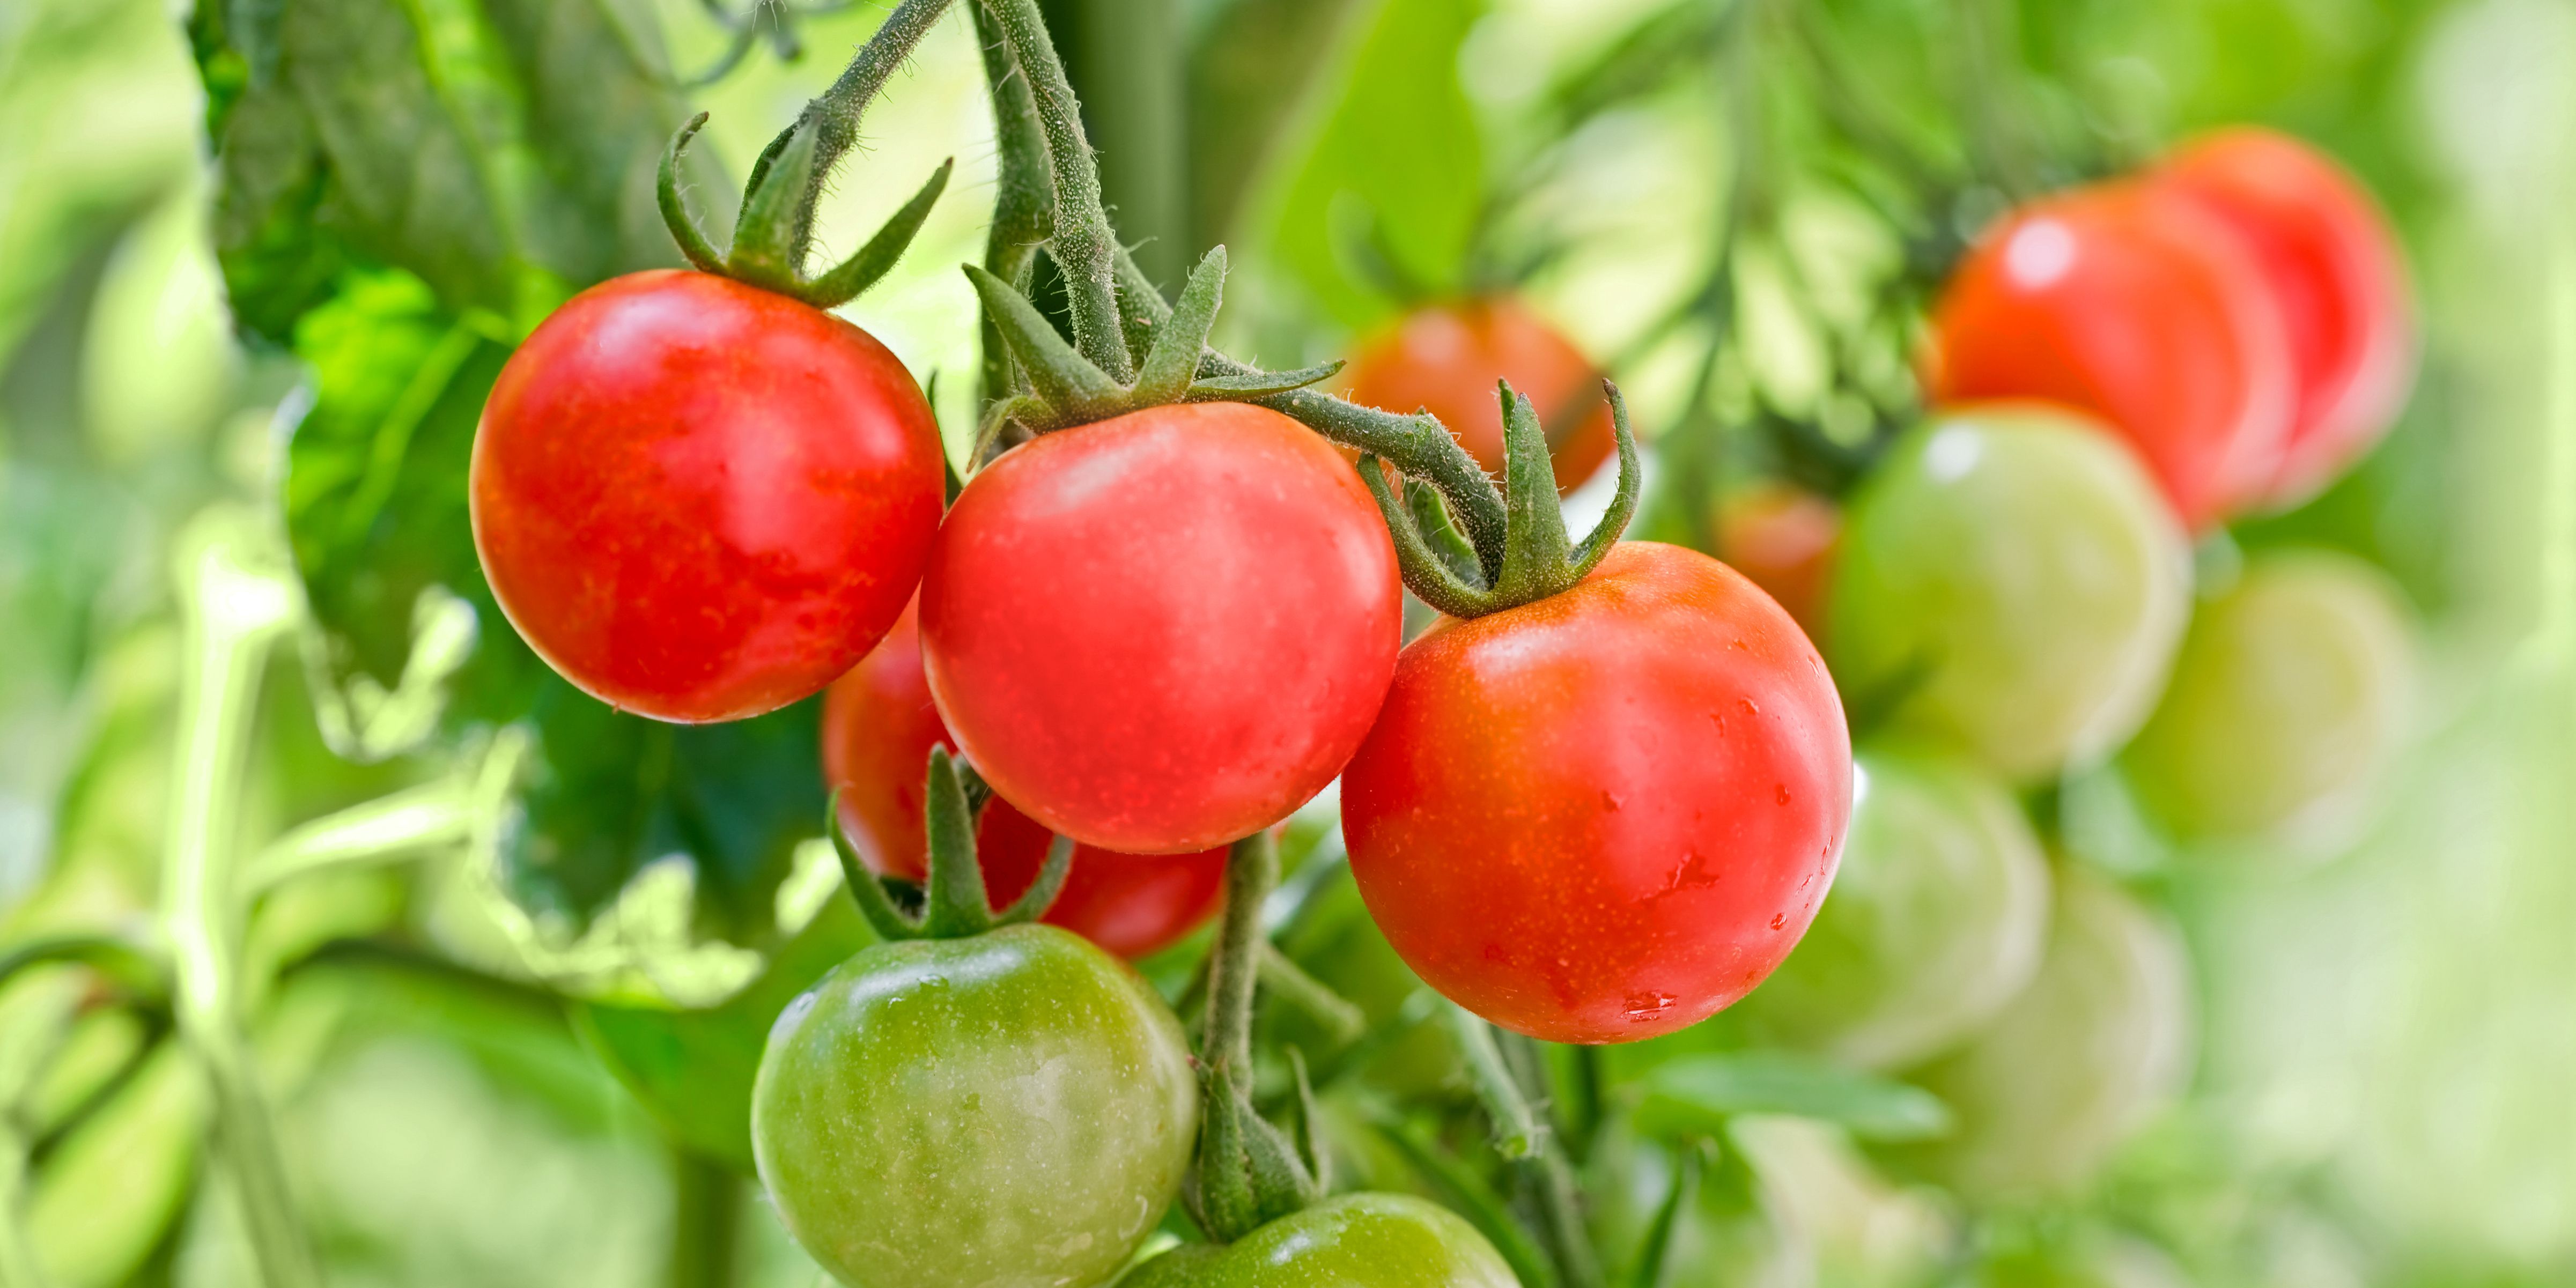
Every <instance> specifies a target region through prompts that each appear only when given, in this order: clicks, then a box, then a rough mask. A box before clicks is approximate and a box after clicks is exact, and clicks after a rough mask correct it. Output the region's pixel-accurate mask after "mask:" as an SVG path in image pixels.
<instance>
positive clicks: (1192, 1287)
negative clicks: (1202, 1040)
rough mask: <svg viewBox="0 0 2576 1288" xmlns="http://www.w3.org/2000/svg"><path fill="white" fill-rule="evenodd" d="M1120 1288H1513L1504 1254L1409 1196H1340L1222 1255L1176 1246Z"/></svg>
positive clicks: (1443, 1211) (1452, 1217) (1446, 1213)
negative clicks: (1338, 1287) (1327, 1286)
mask: <svg viewBox="0 0 2576 1288" xmlns="http://www.w3.org/2000/svg"><path fill="white" fill-rule="evenodd" d="M1119 1283H1120V1285H1121V1286H1122V1288H1313V1286H1316V1285H1324V1284H1334V1285H1344V1286H1346V1288H1516V1285H1517V1284H1518V1283H1519V1281H1518V1280H1517V1279H1514V1278H1513V1277H1512V1271H1511V1267H1510V1266H1508V1265H1506V1264H1504V1261H1503V1257H1502V1254H1501V1253H1499V1252H1496V1251H1494V1245H1493V1244H1491V1243H1488V1242H1486V1241H1485V1236H1483V1235H1481V1234H1478V1233H1477V1232H1476V1227H1474V1226H1472V1225H1469V1224H1467V1223H1466V1221H1464V1220H1462V1219H1461V1218H1459V1217H1458V1215H1457V1214H1455V1213H1453V1212H1451V1211H1450V1210H1449V1209H1447V1208H1444V1207H1441V1206H1439V1205H1438V1204H1436V1203H1431V1202H1428V1201H1426V1200H1423V1199H1418V1198H1415V1197H1413V1196H1412V1195H1410V1194H1343V1195H1338V1196H1336V1197H1333V1198H1329V1199H1326V1200H1324V1201H1323V1202H1321V1203H1318V1204H1315V1205H1314V1206H1313V1207H1309V1208H1306V1209H1304V1210H1302V1211H1299V1212H1296V1213H1293V1214H1291V1215H1288V1216H1284V1217H1281V1218H1279V1219H1278V1220H1275V1221H1272V1222H1269V1223H1268V1224H1266V1225H1263V1226H1262V1227H1261V1228H1260V1229H1257V1230H1254V1231H1253V1232H1252V1233H1250V1234H1248V1235H1245V1236H1244V1237H1243V1238H1240V1239H1237V1240H1235V1241H1234V1242H1232V1243H1229V1244H1226V1245H1224V1246H1222V1247H1217V1246H1212V1245H1209V1244H1204V1243H1202V1244H1192V1245H1188V1246H1185V1247H1180V1248H1175V1249H1173V1250H1171V1251H1170V1252H1166V1253H1164V1254H1163V1255H1161V1256H1159V1257H1156V1258H1154V1259H1152V1260H1150V1261H1147V1262H1146V1263H1145V1264H1143V1265H1141V1266H1138V1267H1136V1269H1134V1270H1133V1271H1130V1272H1129V1273H1128V1275H1127V1277H1126V1278H1124V1279H1122V1280H1120V1281H1119Z"/></svg>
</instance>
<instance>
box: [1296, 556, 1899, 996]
mask: <svg viewBox="0 0 2576 1288" xmlns="http://www.w3.org/2000/svg"><path fill="white" fill-rule="evenodd" d="M1851 792H1852V777H1851V740H1850V736H1849V734H1848V732H1847V730H1846V729H1845V727H1844V724H1843V710H1842V703H1841V700H1840V699H1839V698H1838V697H1837V696H1836V694H1835V692H1834V682H1833V679H1832V677H1830V676H1829V675H1827V674H1826V672H1825V664H1824V660H1823V659H1822V658H1820V657H1818V656H1817V655H1816V650H1815V647H1814V646H1813V645H1811V644H1809V643H1808V642H1807V637H1806V636H1805V635H1803V634H1801V633H1800V632H1799V630H1798V626H1797V623H1795V622H1792V621H1790V620H1789V615H1788V614H1786V613H1784V612H1782V611H1780V606H1779V605H1777V604H1775V603H1773V602H1772V601H1771V598H1770V596H1768V595H1765V594H1763V593H1762V592H1761V591H1760V590H1759V589H1757V588H1756V587H1755V586H1754V585H1753V583H1751V582H1749V581H1746V580H1745V579H1744V577H1743V576H1742V575H1741V574H1739V573H1737V572H1735V571H1734V570H1732V569H1730V568H1728V567H1727V566H1726V565H1724V564H1721V563H1719V562H1718V561H1716V560H1714V559H1711V558H1709V557H1708V556H1706V555H1703V554H1700V553H1699V552H1697V551H1695V550H1685V549H1683V548H1681V547H1679V546H1667V545H1660V544H1657V543H1654V542H1644V541H1632V542H1626V543H1623V544H1621V545H1620V546H1618V547H1617V548H1616V549H1614V550H1612V551H1611V552H1610V557H1609V558H1608V559H1605V560H1603V561H1602V564H1601V566H1600V567H1599V568H1597V569H1595V570H1594V571H1593V572H1592V575H1591V576H1589V577H1586V578H1585V579H1584V580H1583V581H1582V583H1581V584H1579V585H1577V586H1576V587H1575V588H1574V589H1572V590H1569V591H1566V592H1564V593H1562V594H1559V595H1554V596H1550V597H1549V598H1546V599H1542V600H1539V601H1537V602H1535V603H1531V604H1525V605H1522V606H1521V607H1519V608H1513V609H1508V610H1505V611H1503V612H1499V613H1495V614H1492V615H1490V616H1486V617H1479V618H1476V619H1474V620H1472V621H1464V622H1460V621H1444V622H1442V623H1441V624H1439V625H1438V626H1436V627H1434V628H1433V629H1432V630H1431V632H1430V633H1428V634H1426V635H1424V636H1423V637H1422V638H1420V639H1418V640H1416V641H1414V642H1413V643H1412V644H1411V645H1409V646H1407V647H1406V648H1405V650H1404V656H1403V658H1402V659H1401V660H1400V661H1399V662H1398V663H1397V666H1396V677H1395V687H1394V688H1393V689H1391V690H1389V692H1388V694H1387V699H1386V707H1385V710H1384V711H1382V712H1381V713H1380V714H1379V716H1378V721H1377V727H1376V728H1375V729H1373V730H1371V731H1370V733H1369V738H1368V741H1367V742H1366V743H1364V744H1362V746H1361V747H1360V751H1359V754H1358V755H1357V756H1354V757H1352V759H1351V763H1350V768H1349V769H1348V770H1346V771H1345V772H1344V773H1343V775H1342V826H1343V830H1344V834H1345V835H1346V836H1347V837H1348V838H1349V842H1350V856H1351V875H1352V877H1353V878H1354V879H1355V880H1356V881H1357V883H1358V885H1359V891H1360V897H1361V898H1362V899H1363V900H1365V901H1366V902H1367V904H1368V909H1369V913H1370V915H1371V916H1373V917H1374V918H1376V920H1377V924H1378V926H1379V927H1380V928H1381V929H1383V930H1384V931H1385V932H1386V937H1387V942H1389V943H1390V944H1393V945H1394V947H1395V950H1396V952H1397V953H1398V954H1399V955H1401V956H1402V957H1403V958H1404V960H1405V963H1406V964H1407V965H1409V966H1411V967H1412V968H1413V969H1414V971H1415V973H1417V974H1419V975H1421V976H1422V978H1423V980H1424V982H1426V983H1428V984H1430V985H1431V986H1432V987H1433V988H1435V989H1438V990H1439V991H1440V992H1441V993H1442V994H1444V995H1446V996H1447V997H1448V998H1449V999H1450V1000H1452V1001H1454V1002H1456V1003H1458V1004H1459V1005H1460V1006H1463V1007H1466V1008H1467V1009H1468V1010H1470V1011H1474V1012H1475V1013H1476V1014H1478V1015H1481V1016H1483V1017H1485V1018H1486V1019H1488V1020H1491V1021H1493V1022H1494V1023H1496V1024H1499V1025H1502V1026H1503V1027H1505V1028H1507V1029H1511V1030H1513V1031H1515V1032H1519V1033H1526V1034H1529V1035H1530V1036H1532V1037H1538V1038H1545V1039H1547V1040H1549V1041H1554V1042H1630V1041H1635V1040H1637V1039H1640V1038H1650V1037H1654V1036H1656V1035H1657V1034H1661V1033H1669V1032H1672V1031H1673V1030H1675V1029H1679V1028H1683V1027H1685V1026H1688V1025H1691V1024H1695V1023H1698V1022H1699V1021H1701V1020H1703V1019H1706V1018H1708V1016H1710V1015H1711V1014H1713V1013H1715V1012H1716V1011H1718V1010H1719V1009H1721V1008H1723V1007H1725V1006H1727V1005H1729V1004H1730V1003H1732V1002H1734V1001H1735V1000H1736V999H1737V998H1740V997H1742V996H1744V994H1745V993H1747V992H1749V991H1751V990H1752V988H1753V987H1754V985H1756V984H1759V983H1761V982H1762V980H1763V978H1764V977H1765V976H1767V975H1769V974H1770V973H1771V971H1772V968H1774V967H1776V966H1778V965H1779V964H1780V961H1781V959H1782V958H1784V957H1786V956H1788V955H1789V950H1790V949H1791V948H1793V947H1795V946H1796V945H1797V943H1798V938H1799V936H1801V935H1803V934H1805V933H1806V930H1807V923H1808V922H1809V921H1810V920H1812V919H1813V918H1814V916H1815V912H1816V906H1817V904H1818V903H1819V902H1820V901H1822V900H1823V899H1824V897H1825V888H1826V886H1827V885H1828V884H1829V883H1830V882H1831V881H1832V880H1833V875H1834V864H1835V861H1836V860H1837V858H1838V857H1839V856H1840V854H1841V851H1842V842H1843V829H1844V827H1845V825H1846V824H1847V822H1848V821H1849V819H1850V816H1851Z"/></svg>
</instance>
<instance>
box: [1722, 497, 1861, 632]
mask: <svg viewBox="0 0 2576 1288" xmlns="http://www.w3.org/2000/svg"><path fill="white" fill-rule="evenodd" d="M1841 537H1842V512H1841V511H1840V510H1838V509H1836V508H1835V506H1834V504H1833V503H1832V502H1830V501H1827V500H1825V499H1824V498H1823V497H1820V496H1817V495H1816V494H1815V493H1813V492H1808V491H1803V490H1801V489H1799V488H1795V487H1791V486H1789V485H1787V484H1785V483H1771V484H1764V485H1759V486H1755V487H1751V488H1746V489H1744V490H1742V491H1739V492H1736V493H1734V494H1733V495H1731V496H1728V497H1727V498H1726V499H1725V500H1723V501H1721V502H1719V503H1718V508H1717V551H1718V556H1719V557H1720V558H1722V559H1724V560H1726V566H1727V567H1729V568H1733V569H1734V570H1736V571H1737V572H1740V573H1743V574H1744V575H1745V577H1746V578H1748V579H1750V580H1751V581H1752V582H1753V584H1754V585H1756V586H1760V587H1761V588H1762V589H1763V591H1764V593H1766V594H1768V595H1770V596H1771V598H1773V599H1776V600H1778V601H1780V607H1782V608H1784V609H1787V610H1788V612H1789V616H1790V617H1791V618H1792V619H1794V620H1796V622H1797V623H1798V625H1799V626H1801V627H1803V628H1805V630H1806V632H1807V634H1809V635H1810V636H1814V635H1817V634H1818V633H1819V632H1820V631H1821V630H1822V628H1823V625H1824V615H1825V599H1826V594H1827V587H1828V586H1829V585H1830V584H1831V578H1832V576H1833V563H1834V546H1835V544H1836V543H1837V542H1838V541H1839V540H1840V539H1841Z"/></svg>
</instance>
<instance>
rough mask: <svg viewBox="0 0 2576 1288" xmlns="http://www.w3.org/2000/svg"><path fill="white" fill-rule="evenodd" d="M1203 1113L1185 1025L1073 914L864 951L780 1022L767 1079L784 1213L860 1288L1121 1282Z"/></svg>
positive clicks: (769, 1167) (762, 1128)
mask: <svg viewBox="0 0 2576 1288" xmlns="http://www.w3.org/2000/svg"><path fill="white" fill-rule="evenodd" d="M1197 1125H1198V1084H1197V1080H1196V1079H1195V1078H1194V1077H1193V1076H1192V1074H1191V1071H1190V1059H1189V1048H1188V1045H1187V1044H1186V1042H1185V1040H1184V1039H1183V1037H1182V1034H1181V1026H1180V1022H1179V1021H1178V1020H1175V1019H1174V1018H1173V1017H1172V1013H1171V1010H1170V1009H1169V1008H1168V1007H1166V1006H1165V1005H1164V1004H1163V1001H1162V999H1161V998H1159V997H1157V996H1155V995H1154V992H1153V990H1152V989H1151V988H1149V987H1148V986H1147V985H1146V983H1145V981H1144V980H1143V979H1142V978H1140V977H1138V976H1137V974H1136V973H1135V972H1134V971H1133V970H1131V969H1129V968H1128V967H1127V966H1126V965H1125V964H1123V963H1121V962H1119V961H1118V960H1117V959H1116V958H1113V957H1111V956H1109V955H1108V954H1107V953H1104V952H1102V951H1101V950H1099V949H1098V948H1095V947H1093V946H1092V945H1091V944H1089V943H1087V942H1085V941H1084V940H1083V939H1081V938H1080V937H1079V936H1076V935H1072V934H1068V933H1066V932H1065V931H1062V930H1058V929H1056V928H1054V927H1052V926H1039V925H1026V926H1013V927H1010V928H1007V929H1004V930H998V931H995V932H993V933H991V934H986V935H977V936H973V937H971V938H966V939H952V940H912V941H906V942H902V943H891V944H879V945H877V946H875V947H872V948H867V949H864V950H862V951H860V952H859V953H858V954H857V955H856V956H853V957H852V958H850V959H849V960H848V961H846V962H843V963H842V964H841V965H840V966H838V967H836V968H835V969H834V970H833V971H832V972H831V973H830V974H828V975H825V976H824V977H823V979H822V981H821V982H820V983H818V984H816V985H815V986H814V989H813V991H811V992H809V993H807V994H805V995H804V996H803V997H800V998H798V999H797V1000H796V1001H795V1002H793V1003H791V1004H789V1006H788V1007H787V1009H786V1011H784V1012H783V1013H781V1014H780V1015H779V1017H778V1025H777V1027H776V1028H774V1029H772V1030H771V1031H770V1034H769V1046H768V1049H767V1051H766V1052H765V1053H764V1054H763V1055H762V1057H761V1062H760V1077H759V1081H758V1082H757V1083H756V1084H755V1085H754V1087H753V1089H752V1105H751V1136H752V1149H753V1152H754V1154H755V1156H756V1157H757V1158H758V1160H759V1164H760V1178H761V1180H762V1182H763V1183H764V1184H766V1185H767V1186H768V1188H769V1194H770V1198H771V1199H772V1200H773V1201H774V1202H775V1203H776V1204H777V1207H778V1214H779V1218H780V1221H781V1222H782V1223H783V1224H784V1225H785V1226H786V1227H787V1230H788V1232H789V1233H790V1234H793V1235H794V1236H796V1241H797V1242H798V1243H800V1244H803V1245H804V1247H805V1250H806V1251H807V1252H808V1253H811V1254H812V1255H813V1257H814V1259H815V1260H816V1261H818V1262H820V1263H822V1265H823V1268H824V1269H826V1270H829V1271H831V1272H832V1274H834V1275H835V1276H837V1277H839V1278H840V1280H841V1281H842V1282H843V1283H847V1284H850V1285H852V1286H853V1288H969V1286H980V1285H1062V1286H1063V1288H1084V1286H1085V1285H1090V1284H1096V1283H1099V1282H1101V1281H1103V1280H1106V1279H1108V1278H1109V1277H1110V1276H1111V1275H1113V1274H1115V1273H1116V1272H1117V1271H1118V1268H1119V1267H1120V1266H1121V1265H1123V1264H1125V1262H1126V1260H1127V1258H1128V1257H1129V1256H1131V1255H1132V1254H1133V1253H1134V1252H1135V1250H1136V1248H1137V1246H1138V1245H1139V1244H1141V1243H1143V1242H1144V1240H1145V1237H1146V1236H1147V1235H1148V1234H1151V1233H1152V1232H1153V1230H1154V1226H1155V1223H1156V1222H1157V1221H1159V1220H1160V1219H1161V1218H1162V1215H1163V1211H1164V1209H1165V1208H1167V1207H1168V1206H1170V1204H1171V1201H1172V1198H1173V1197H1174V1195H1176V1194H1177V1193H1178V1192H1179V1190H1180V1183H1181V1174H1182V1171H1183V1169H1184V1168H1185V1167H1187V1165H1188V1163H1189V1157H1190V1148H1191V1145H1192V1144H1193V1142H1194V1138H1195V1134H1196V1131H1197Z"/></svg>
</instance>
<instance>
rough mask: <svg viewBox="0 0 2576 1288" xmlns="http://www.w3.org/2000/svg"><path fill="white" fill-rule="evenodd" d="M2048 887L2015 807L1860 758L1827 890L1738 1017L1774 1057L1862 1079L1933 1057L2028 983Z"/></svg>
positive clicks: (1912, 770)
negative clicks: (1770, 1045)
mask: <svg viewBox="0 0 2576 1288" xmlns="http://www.w3.org/2000/svg"><path fill="white" fill-rule="evenodd" d="M2048 884H2049V883H2048V859H2047V856H2046V855H2045V854H2044V853H2042V852H2041V850H2040V845H2039V838H2038V837H2037V836H2036V835H2034V834H2033V833H2032V831H2031V827H2030V823H2029V821H2028V820H2027V819H2025V818H2024V817H2023V816H2022V812H2021V806H2020V804H2019V803H2018V802H2016V801H2015V800H2014V799H2013V798H2012V794H2011V793H2010V792H2008V791H2006V790H2004V787H2003V785H2002V784H2000V783H1998V782H1996V781H1995V780H1994V778H1993V777H1992V776H1991V775H1989V774H1987V773H1986V772H1985V771H1984V770H1983V769H1981V768H1980V767H1978V766H1977V765H1976V764H1974V763H1973V762H1970V761H1968V760H1966V759H1964V758H1961V757H1958V756H1955V755H1944V754H1941V753H1938V752H1925V751H1920V750H1912V749H1896V748H1888V747H1879V748H1868V749H1864V750H1863V751H1862V752H1861V754H1860V756H1859V758H1858V759H1857V760H1856V761H1855V763H1854V769H1853V772H1852V823H1851V832H1850V835H1849V839H1848V840H1846V841H1845V842H1844V843H1843V861H1842V867H1841V868H1840V869H1839V870H1838V871H1837V872H1836V873H1835V874H1834V884H1833V889H1832V890H1831V891H1829V892H1828V893H1827V894H1826V895H1825V905H1824V907H1823V908H1822V909H1820V910H1819V911H1818V912H1817V913H1816V920H1815V924H1814V925H1812V926H1809V927H1808V928H1807V937H1806V938H1805V939H1803V940H1801V941H1800V942H1799V944H1798V947H1797V950H1796V951H1795V952H1792V953H1791V954H1790V955H1789V960H1788V961H1786V962H1783V963H1781V966H1780V969H1779V970H1778V971H1775V972H1773V974H1772V976H1771V978H1770V979H1768V980H1765V981H1764V982H1763V984H1762V986H1761V987H1760V988H1758V989H1755V990H1754V991H1753V994H1752V995H1751V996H1749V997H1747V998H1745V999H1744V1001H1743V1002H1742V1003H1740V1004H1739V1009H1740V1010H1742V1011H1743V1012H1744V1016H1745V1019H1746V1020H1747V1021H1748V1022H1749V1023H1752V1024H1755V1025H1757V1026H1759V1027H1760V1028H1761V1029H1762V1030H1763V1031H1764V1032H1765V1033H1766V1034H1768V1035H1770V1036H1772V1037H1774V1038H1776V1039H1778V1040H1780V1041H1782V1042H1785V1043H1787V1044H1789V1045H1793V1046H1798V1047H1802V1048H1805V1049H1807V1050H1811V1051H1819V1052H1823V1053H1825V1054H1829V1055H1832V1056H1834V1057H1836V1058H1838V1059H1841V1060H1844V1061H1847V1062H1850V1063H1853V1064H1857V1065H1860V1066H1862V1067H1865V1068H1874V1069H1886V1068H1894V1067H1897V1066H1901V1065H1907V1064H1911V1063H1914V1062H1915V1061H1918V1060H1922V1059H1924V1058H1926V1057H1928V1056H1932V1055H1935V1054H1938V1053H1939V1052H1940V1051H1942V1050H1943V1049H1945V1048H1947V1047H1949V1046H1950V1045H1952V1044H1953V1043H1955V1042H1957V1041H1959V1040H1960V1039H1962V1038H1965V1037H1967V1036H1968V1035H1969V1034H1970V1033H1973V1032H1975V1031H1976V1029H1977V1028H1978V1026H1980V1025H1982V1024H1983V1023H1985V1022H1986V1021H1987V1020H1988V1019H1990V1018H1992V1017H1993V1016H1994V1014H1995V1013H1996V1012H1997V1011H1999V1010H2001V1009H2002V1008H2003V1006H2004V1004H2005V1003H2007V1002H2010V1001H2011V1000H2012V998H2013V995H2014V994H2016V993H2018V992H2020V991H2021V989H2022V987H2023V986H2024V985H2025V984H2028V983H2029V982H2030V978H2031V973H2032V972H2033V971H2034V970H2036V969H2037V968H2038V966H2039V955H2040V950H2041V948H2042V947H2043V946H2044V945H2045V943H2046V941H2047V937H2048Z"/></svg>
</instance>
